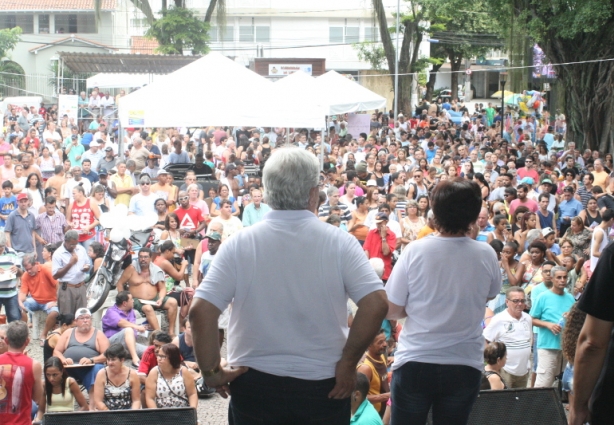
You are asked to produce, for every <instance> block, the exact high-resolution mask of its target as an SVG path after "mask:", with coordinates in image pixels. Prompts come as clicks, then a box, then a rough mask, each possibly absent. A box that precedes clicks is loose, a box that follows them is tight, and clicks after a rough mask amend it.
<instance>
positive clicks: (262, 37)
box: [256, 27, 271, 43]
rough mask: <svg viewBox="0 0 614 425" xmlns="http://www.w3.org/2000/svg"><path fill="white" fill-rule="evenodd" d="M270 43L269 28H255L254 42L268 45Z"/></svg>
mask: <svg viewBox="0 0 614 425" xmlns="http://www.w3.org/2000/svg"><path fill="white" fill-rule="evenodd" d="M270 41H271V28H270V27H256V42H258V43H269V42H270Z"/></svg>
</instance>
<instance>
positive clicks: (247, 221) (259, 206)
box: [242, 189, 271, 227]
mask: <svg viewBox="0 0 614 425" xmlns="http://www.w3.org/2000/svg"><path fill="white" fill-rule="evenodd" d="M251 197H252V202H250V203H249V204H248V205H247V206H246V207H245V209H244V210H243V220H242V221H243V227H249V226H252V225H254V224H256V223H258V222H260V221H262V219H263V218H264V215H265V214H266V213H268V212H269V211H271V208H270V207H269V206H268V205H267V204H263V203H262V192H261V191H260V190H259V189H254V190H252V194H251Z"/></svg>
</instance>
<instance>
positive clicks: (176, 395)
mask: <svg viewBox="0 0 614 425" xmlns="http://www.w3.org/2000/svg"><path fill="white" fill-rule="evenodd" d="M181 372H182V370H181V369H179V372H177V374H176V375H175V376H173V377H172V378H171V379H170V380H167V379H165V378H164V376H162V372H161V371H160V367H159V366H158V381H157V382H156V406H157V407H158V408H162V407H189V405H190V403H189V402H188V395H187V393H186V391H185V384H184V382H183V376H182V374H181Z"/></svg>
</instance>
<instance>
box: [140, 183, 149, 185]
mask: <svg viewBox="0 0 614 425" xmlns="http://www.w3.org/2000/svg"><path fill="white" fill-rule="evenodd" d="M149 185H151V183H141V186H149Z"/></svg>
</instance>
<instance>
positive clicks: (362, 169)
mask: <svg viewBox="0 0 614 425" xmlns="http://www.w3.org/2000/svg"><path fill="white" fill-rule="evenodd" d="M356 172H357V173H366V172H367V163H366V162H359V163H358V164H356Z"/></svg>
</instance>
